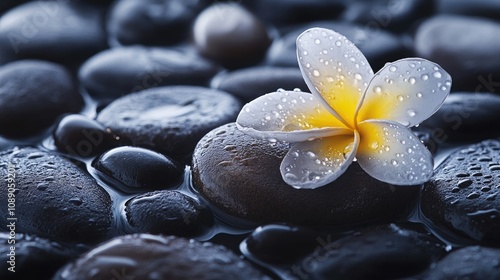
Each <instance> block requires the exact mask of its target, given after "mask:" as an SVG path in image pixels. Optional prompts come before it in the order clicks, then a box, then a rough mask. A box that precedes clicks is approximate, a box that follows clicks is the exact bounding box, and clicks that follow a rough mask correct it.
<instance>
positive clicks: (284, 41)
mask: <svg viewBox="0 0 500 280" xmlns="http://www.w3.org/2000/svg"><path fill="white" fill-rule="evenodd" d="M313 27H322V28H328V29H332V30H335V31H336V32H338V33H340V34H342V35H344V36H346V37H347V39H349V40H350V41H351V42H353V43H354V44H355V45H356V46H357V47H358V48H359V49H360V50H361V52H362V53H363V54H364V55H365V57H366V59H367V60H368V62H369V63H370V65H371V66H372V68H373V71H375V72H376V71H377V70H378V69H380V68H382V67H383V66H384V65H385V64H386V63H387V62H391V61H395V60H398V59H401V58H405V57H408V56H410V55H411V51H410V50H408V49H407V48H406V47H405V46H404V44H403V42H402V40H401V39H400V38H399V37H397V36H396V35H394V34H392V33H389V32H387V31H384V30H373V29H369V28H366V27H365V26H364V25H356V24H351V23H346V22H335V21H317V22H311V23H307V24H304V25H301V26H299V27H294V28H293V29H291V30H289V31H287V32H286V33H285V34H284V35H283V36H282V37H281V38H279V39H277V40H275V41H274V42H273V44H272V46H271V47H270V48H269V51H268V53H267V58H266V61H267V64H269V65H274V66H285V67H298V64H297V46H296V41H297V37H298V36H299V35H300V34H301V33H302V32H304V31H305V30H307V29H309V28H313Z"/></svg>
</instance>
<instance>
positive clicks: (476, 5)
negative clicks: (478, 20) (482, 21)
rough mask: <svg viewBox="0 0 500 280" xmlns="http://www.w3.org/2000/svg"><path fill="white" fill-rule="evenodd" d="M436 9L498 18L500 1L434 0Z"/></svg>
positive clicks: (439, 11) (450, 12) (444, 12)
mask: <svg viewBox="0 0 500 280" xmlns="http://www.w3.org/2000/svg"><path fill="white" fill-rule="evenodd" d="M436 10H437V12H438V13H442V14H459V15H468V16H478V17H488V18H491V19H494V20H498V17H499V16H500V2H498V1H491V0H476V1H474V2H471V1H468V0H436Z"/></svg>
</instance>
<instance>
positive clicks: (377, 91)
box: [373, 86, 382, 93]
mask: <svg viewBox="0 0 500 280" xmlns="http://www.w3.org/2000/svg"><path fill="white" fill-rule="evenodd" d="M373 91H374V92H376V93H381V92H382V88H381V87H379V86H376V87H374V88H373Z"/></svg>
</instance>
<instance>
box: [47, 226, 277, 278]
mask: <svg viewBox="0 0 500 280" xmlns="http://www.w3.org/2000/svg"><path fill="white" fill-rule="evenodd" d="M103 259H105V260H109V261H102V260H103ZM117 275H119V276H121V277H127V279H131V278H134V279H177V280H191V279H199V280H208V279H266V280H268V279H270V278H269V277H267V276H264V275H263V274H262V273H261V272H259V271H258V270H257V269H255V268H253V267H252V266H250V265H249V264H248V263H246V262H245V261H243V260H242V259H240V258H239V257H238V256H237V255H235V254H234V253H232V252H231V251H229V250H227V249H226V248H225V247H223V246H220V245H213V244H211V243H200V242H198V241H194V240H187V239H184V238H179V237H174V236H168V237H163V236H156V235H150V234H135V235H126V236H121V237H117V238H114V239H112V240H109V241H108V242H106V243H103V244H101V245H100V246H98V247H96V248H94V249H93V250H91V251H89V252H87V253H86V254H84V255H82V256H81V257H80V258H79V259H77V260H76V261H74V262H72V263H71V264H69V265H67V266H65V267H64V268H63V269H61V270H60V271H59V272H58V274H57V275H56V276H55V277H54V278H53V279H54V280H62V279H65V280H80V279H81V280H87V279H113V278H116V277H117Z"/></svg>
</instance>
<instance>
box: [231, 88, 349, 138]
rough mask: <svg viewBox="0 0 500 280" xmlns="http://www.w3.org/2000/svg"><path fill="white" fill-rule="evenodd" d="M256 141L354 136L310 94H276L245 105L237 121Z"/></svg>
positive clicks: (281, 92) (291, 92)
mask: <svg viewBox="0 0 500 280" xmlns="http://www.w3.org/2000/svg"><path fill="white" fill-rule="evenodd" d="M236 124H237V125H238V128H239V129H240V130H241V131H243V132H244V133H247V134H249V135H252V136H254V137H259V138H265V139H275V140H277V141H286V142H290V143H293V142H301V141H306V140H312V139H316V138H321V137H328V136H332V135H338V134H346V133H352V131H351V130H348V129H346V128H345V126H344V125H343V124H342V123H341V122H340V121H339V120H338V119H336V118H335V117H334V116H333V115H332V114H330V112H329V111H327V110H326V109H325V107H324V106H323V105H321V104H320V103H319V102H318V101H317V99H316V98H314V96H313V95H312V94H310V93H305V92H297V91H280V92H273V93H269V94H266V95H263V96H260V97H259V98H257V99H255V100H253V101H252V102H250V103H248V104H246V105H245V106H244V107H243V109H242V110H241V112H240V114H239V115H238V118H237V120H236Z"/></svg>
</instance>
